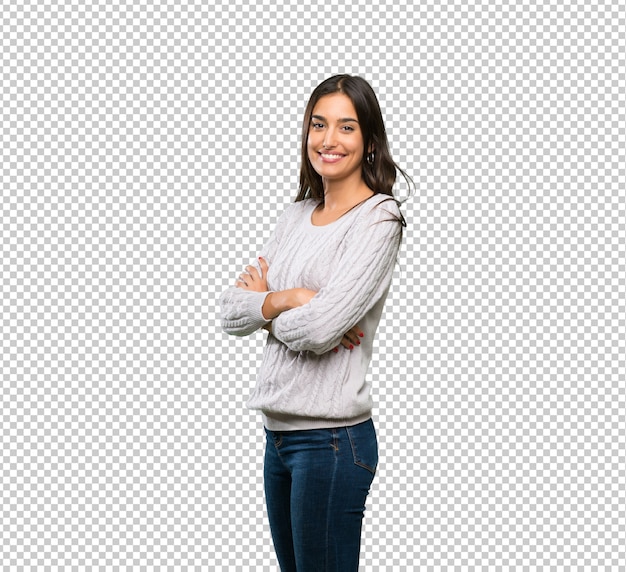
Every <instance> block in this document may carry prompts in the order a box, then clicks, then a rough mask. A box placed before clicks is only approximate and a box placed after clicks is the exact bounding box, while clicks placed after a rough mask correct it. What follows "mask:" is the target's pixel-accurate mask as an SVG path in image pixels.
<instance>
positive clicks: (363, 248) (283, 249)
mask: <svg viewBox="0 0 626 572" xmlns="http://www.w3.org/2000/svg"><path fill="white" fill-rule="evenodd" d="M316 204H317V203H316V202H315V201H313V200H312V199H307V200H305V201H300V202H297V203H292V204H290V205H288V206H287V208H286V209H285V211H284V212H283V213H282V215H281V216H280V218H279V219H278V222H277V224H276V228H275V231H274V234H273V235H272V237H271V238H270V240H269V241H268V243H267V244H266V245H265V247H264V248H263V250H262V251H261V252H260V253H259V255H260V256H263V257H264V258H265V259H266V260H267V262H268V264H269V270H268V272H267V283H268V288H269V291H270V292H271V291H280V290H286V289H289V288H308V289H310V290H315V291H317V294H316V295H315V296H314V297H313V298H312V299H311V300H310V301H309V303H308V304H305V305H303V306H300V307H298V308H294V309H292V310H288V311H285V312H283V313H282V314H280V315H279V316H277V317H276V318H274V320H273V323H272V334H271V335H268V337H267V343H266V345H265V348H264V351H263V361H262V363H261V367H260V369H259V372H258V376H257V382H256V387H255V388H254V390H253V391H252V394H251V396H250V398H249V400H248V402H247V406H248V407H249V408H251V409H259V410H261V411H262V412H263V421H264V424H265V426H266V427H267V428H268V429H270V430H273V431H289V430H297V429H318V428H324V427H337V426H344V425H347V426H349V425H354V424H356V423H360V422H361V421H366V420H367V419H369V418H370V417H371V412H372V398H371V395H370V390H371V382H370V381H369V380H368V379H367V378H366V374H367V370H368V367H369V363H370V359H371V357H372V343H373V341H374V335H375V333H376V328H377V327H378V323H379V321H380V316H381V313H382V310H383V306H384V304H385V298H386V296H387V292H388V291H389V285H390V283H391V277H392V274H393V268H394V265H395V262H396V257H397V253H398V249H399V247H400V231H401V226H400V223H399V222H398V221H397V220H395V219H396V217H399V216H400V212H399V209H398V207H397V204H396V202H395V201H394V200H393V199H392V198H391V197H389V196H388V195H381V194H376V195H373V196H372V197H370V198H369V199H367V200H366V201H364V202H362V203H360V204H359V205H357V206H356V207H354V208H353V209H351V210H350V211H348V212H347V213H346V214H344V215H343V216H342V217H340V218H339V219H337V220H336V221H334V222H332V223H330V224H327V225H324V226H315V225H314V224H313V223H312V222H311V214H312V212H313V210H314V208H315V206H316ZM250 264H251V265H253V266H256V267H257V268H260V267H259V264H258V260H257V259H256V258H255V260H254V261H253V262H251V263H250ZM267 294H268V292H251V291H247V290H244V289H242V288H236V287H234V286H232V287H230V288H228V289H227V290H225V291H224V292H223V294H222V295H221V297H220V306H221V323H222V328H223V330H224V331H225V332H226V333H228V334H233V335H237V336H245V335H248V334H251V333H253V332H255V331H256V330H258V329H259V328H261V327H262V326H264V325H265V324H266V323H268V321H267V320H265V319H264V317H263V314H262V312H261V308H262V306H263V302H264V300H265V297H266V296H267ZM357 324H358V326H359V327H360V328H361V330H363V332H364V337H363V338H361V345H357V346H355V348H354V349H353V350H349V349H347V348H344V347H343V346H340V347H339V352H338V353H335V352H333V351H331V350H332V349H333V348H334V347H335V346H337V345H339V343H340V341H341V339H342V337H343V335H344V333H345V332H347V331H348V330H349V329H350V328H352V327H353V326H355V325H357Z"/></svg>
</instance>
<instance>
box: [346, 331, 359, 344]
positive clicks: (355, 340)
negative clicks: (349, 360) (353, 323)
mask: <svg viewBox="0 0 626 572" xmlns="http://www.w3.org/2000/svg"><path fill="white" fill-rule="evenodd" d="M344 338H345V339H347V340H348V342H349V343H350V344H352V345H354V346H360V345H361V338H359V336H358V335H357V334H355V333H354V331H353V330H348V331H347V332H346V333H345V334H344Z"/></svg>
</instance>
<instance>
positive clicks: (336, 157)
mask: <svg viewBox="0 0 626 572" xmlns="http://www.w3.org/2000/svg"><path fill="white" fill-rule="evenodd" d="M320 157H321V158H322V159H324V160H325V161H338V160H339V159H341V158H343V157H344V155H336V154H334V153H320Z"/></svg>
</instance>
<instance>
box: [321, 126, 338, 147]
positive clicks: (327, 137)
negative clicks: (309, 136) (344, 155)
mask: <svg viewBox="0 0 626 572" xmlns="http://www.w3.org/2000/svg"><path fill="white" fill-rule="evenodd" d="M323 145H324V149H330V148H331V147H334V146H335V145H336V142H335V132H334V130H333V129H327V130H326V133H325V134H324V143H323Z"/></svg>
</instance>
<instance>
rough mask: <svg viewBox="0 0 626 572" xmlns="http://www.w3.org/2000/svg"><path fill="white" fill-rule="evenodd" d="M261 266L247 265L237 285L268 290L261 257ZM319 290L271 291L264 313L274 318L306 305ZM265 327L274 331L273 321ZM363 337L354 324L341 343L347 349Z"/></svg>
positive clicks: (265, 264)
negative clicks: (259, 269) (258, 267)
mask: <svg viewBox="0 0 626 572" xmlns="http://www.w3.org/2000/svg"><path fill="white" fill-rule="evenodd" d="M259 266H260V267H261V272H260V273H259V271H258V270H257V268H255V267H254V266H246V267H245V272H243V273H242V274H241V275H240V276H239V278H237V280H236V281H235V286H236V287H237V288H241V289H243V290H248V291H251V292H267V291H268V290H269V289H268V287H267V279H266V276H267V270H268V268H269V267H268V264H267V261H266V260H265V259H264V258H261V257H259ZM316 294H317V292H316V291H315V290H309V289H307V288H290V289H288V290H281V291H278V292H270V293H269V294H268V295H267V296H266V297H265V301H264V302H263V307H262V310H261V311H262V314H263V317H264V318H265V319H267V320H273V319H274V318H276V317H277V316H279V315H280V314H281V313H282V312H285V311H287V310H291V309H292V308H297V307H299V306H304V305H305V304H307V303H308V302H309V301H310V300H311V298H313V297H314V296H315V295H316ZM263 329H265V330H267V331H268V332H270V333H272V322H271V321H270V322H268V323H267V324H266V325H265V326H263ZM362 337H363V331H362V330H361V329H360V328H359V327H358V326H354V327H353V328H351V329H350V330H348V331H347V332H346V333H345V334H344V335H343V338H342V339H341V342H340V343H341V345H342V346H344V347H345V348H347V349H350V350H351V349H353V348H354V347H355V346H358V345H360V344H361V341H360V338H362ZM338 350H339V346H337V347H335V348H333V351H334V352H337V351H338Z"/></svg>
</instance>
